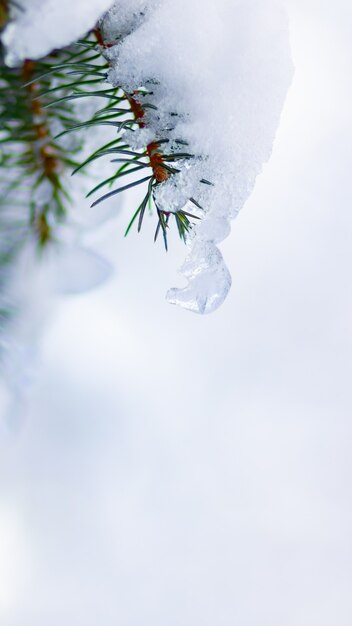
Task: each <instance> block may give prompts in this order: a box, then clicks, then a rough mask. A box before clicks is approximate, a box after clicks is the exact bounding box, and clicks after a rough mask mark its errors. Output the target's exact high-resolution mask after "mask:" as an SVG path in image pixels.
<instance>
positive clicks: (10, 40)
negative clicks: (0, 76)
mask: <svg viewBox="0 0 352 626" xmlns="http://www.w3.org/2000/svg"><path fill="white" fill-rule="evenodd" d="M112 4H113V0H25V1H23V0H19V2H18V3H16V5H15V9H14V10H15V12H16V19H15V20H14V21H13V22H11V23H10V24H9V25H8V27H7V28H6V30H5V32H4V34H3V35H2V40H3V43H4V44H5V45H6V47H7V49H8V54H7V58H6V62H7V63H8V65H14V66H15V65H17V64H18V63H20V62H21V61H23V60H24V59H39V58H40V57H43V56H46V55H47V54H49V53H50V52H51V51H52V50H53V49H54V48H63V47H64V46H67V45H69V44H71V43H73V42H75V41H77V39H79V38H80V37H82V36H83V35H85V33H86V32H87V31H88V30H90V29H91V28H93V26H94V24H95V23H96V22H97V20H98V19H99V18H100V17H101V16H102V15H103V13H104V12H105V11H106V10H107V9H109V8H110V7H111V5H112ZM17 6H18V9H17Z"/></svg>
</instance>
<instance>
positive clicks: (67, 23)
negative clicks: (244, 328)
mask: <svg viewBox="0 0 352 626" xmlns="http://www.w3.org/2000/svg"><path fill="white" fill-rule="evenodd" d="M111 4H112V3H111V0H89V2H87V0H75V2H73V1H72V0H60V1H58V0H27V2H26V6H25V10H24V11H23V12H22V13H21V12H20V13H19V14H18V15H17V18H16V20H15V21H14V22H13V23H11V24H10V25H9V26H8V27H7V29H6V31H5V33H4V35H3V40H4V42H5V43H6V45H7V50H8V61H9V62H11V63H12V64H14V63H16V62H17V61H18V60H20V59H23V58H25V57H30V58H37V57H39V56H42V55H43V54H45V53H46V52H48V51H49V50H50V49H53V48H59V47H61V46H63V45H65V44H67V43H68V42H71V41H73V40H75V39H77V38H78V37H79V36H80V35H82V34H83V33H84V32H85V31H86V30H88V29H91V28H93V27H94V24H95V22H96V20H97V19H98V18H99V16H100V15H101V14H102V13H104V11H106V10H107V9H109V7H111ZM102 30H103V34H104V37H105V40H106V41H108V42H109V43H110V44H111V47H109V48H108V50H106V51H105V54H106V55H107V56H108V59H109V61H110V66H111V70H110V75H109V80H110V82H111V83H112V84H113V85H116V86H122V87H123V88H124V89H125V90H126V91H127V92H129V93H133V92H134V91H135V90H138V89H140V88H141V87H146V88H147V89H148V90H149V91H150V95H148V101H149V102H150V104H151V105H152V106H154V107H157V109H155V108H154V109H148V113H147V115H146V117H145V118H144V120H145V122H146V124H145V125H146V126H147V129H148V132H147V131H146V129H143V130H136V131H135V133H134V134H135V140H134V143H135V145H138V141H142V139H143V140H145V137H143V138H142V137H140V138H139V139H138V133H140V134H141V133H144V135H146V134H147V135H148V141H152V139H153V138H154V139H156V140H157V139H160V138H161V137H162V136H163V133H165V131H167V132H168V139H169V141H170V142H171V143H170V145H172V141H173V140H176V139H177V140H182V141H183V142H185V144H186V146H187V147H186V148H185V149H186V150H187V152H188V153H192V154H193V155H195V158H194V159H193V160H185V161H184V162H182V161H181V162H180V161H178V164H177V165H178V167H179V169H180V172H179V173H178V174H176V175H174V176H172V177H170V178H169V179H168V180H167V181H165V182H164V183H162V184H160V185H159V186H158V188H157V189H156V190H155V195H156V200H157V202H158V204H159V206H160V207H161V209H162V210H165V211H178V210H180V209H181V208H183V207H185V206H186V210H187V211H189V212H191V213H195V212H196V213H197V214H198V216H199V217H201V220H199V222H197V225H196V226H194V227H193V228H192V231H191V232H190V234H189V236H188V237H187V246H188V253H187V258H186V260H185V263H184V265H183V267H182V268H181V272H182V273H183V275H184V276H185V278H186V280H187V284H186V287H184V288H181V289H178V288H175V289H171V290H170V291H169V292H168V294H167V298H168V300H169V302H171V303H175V304H179V305H181V306H183V307H185V308H187V309H190V310H192V311H195V312H200V313H207V312H211V311H213V310H215V309H216V308H217V307H218V306H219V305H220V304H221V303H222V302H223V301H224V299H225V297H226V295H227V293H228V291H229V289H230V286H231V277H230V274H229V271H228V269H227V268H226V265H225V263H224V261H223V258H222V255H221V252H220V251H219V249H218V247H217V244H218V243H219V242H221V241H222V240H223V239H224V238H225V237H226V236H227V235H228V234H229V231H230V227H229V222H230V219H231V218H234V217H235V216H236V215H237V213H238V211H239V210H240V209H241V207H242V206H243V204H244V203H245V201H246V200H247V198H248V196H249V195H250V193H251V191H252V189H253V186H254V183H255V179H256V177H257V175H258V174H259V173H260V171H261V169H262V167H263V164H264V163H265V162H266V161H267V160H268V159H269V157H270V153H271V149H272V144H273V140H274V136H275V132H276V129H277V126H278V122H279V118H280V114H281V110H282V107H283V103H284V100H285V96H286V92H287V89H288V87H289V84H290V81H291V78H292V63H291V60H290V48H289V36H288V24H287V18H286V14H285V11H284V10H283V8H282V5H281V3H280V1H279V0H217V2H216V3H215V2H204V0H177V1H175V0H148V1H147V0H117V2H115V3H114V5H113V7H112V8H110V10H109V11H108V12H107V14H106V16H105V18H104V19H103V21H102ZM171 115H172V116H173V118H172V124H171V126H170V128H168V125H169V121H170V116H171ZM128 132H129V133H130V134H131V132H130V131H128ZM164 136H165V135H164ZM130 139H131V138H130ZM202 180H203V181H204V180H207V181H210V182H211V183H212V185H207V184H204V182H203V183H202V182H201V181H202ZM189 198H193V199H194V200H195V201H196V207H197V205H199V206H198V208H196V209H195V205H194V203H193V204H190V201H189ZM199 207H201V208H199Z"/></svg>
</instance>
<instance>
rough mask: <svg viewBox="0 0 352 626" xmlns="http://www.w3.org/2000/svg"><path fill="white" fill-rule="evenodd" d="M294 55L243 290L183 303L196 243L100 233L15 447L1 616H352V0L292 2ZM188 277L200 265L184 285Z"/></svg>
mask: <svg viewBox="0 0 352 626" xmlns="http://www.w3.org/2000/svg"><path fill="white" fill-rule="evenodd" d="M289 13H290V20H291V39H292V51H293V58H294V63H295V66H296V73H295V77H294V81H293V84H292V87H291V89H290V92H289V95H288V99H287V103H286V107H285V110H284V113H283V117H282V122H281V125H280V128H279V132H278V135H277V140H276V143H275V147H274V152H273V156H272V159H271V161H270V163H269V164H268V165H267V166H266V167H265V169H264V172H263V174H262V175H261V176H260V178H259V179H258V182H257V186H256V189H255V192H254V194H253V195H252V197H251V198H250V200H249V201H248V203H247V205H246V206H245V208H244V210H243V212H242V213H241V214H240V216H239V218H238V219H237V220H236V222H235V223H234V224H233V232H232V235H231V236H230V238H229V239H228V240H227V241H226V242H225V244H224V245H223V246H222V250H223V253H224V256H225V258H226V261H227V264H228V266H229V268H230V270H231V272H232V275H233V288H232V291H231V293H230V296H229V297H228V299H227V301H226V302H225V304H224V305H223V307H222V308H221V309H220V310H219V311H218V312H217V313H215V314H213V315H212V316H208V317H198V316H196V315H193V314H191V313H188V312H185V311H183V310H181V309H177V308H173V307H171V306H169V305H167V304H166V303H165V302H164V298H163V294H164V292H165V291H166V289H167V288H168V287H169V286H170V285H171V284H172V283H174V281H175V280H178V279H177V278H175V268H176V267H177V266H178V265H179V264H180V261H181V260H182V254H183V250H182V247H181V246H180V245H179V244H178V243H177V242H176V237H175V238H174V240H173V243H172V246H171V247H172V250H171V252H170V253H169V254H168V255H167V256H165V254H164V252H163V251H162V248H161V246H153V245H152V241H151V231H150V232H149V231H148V228H147V229H146V230H145V232H144V233H142V234H141V235H139V236H137V235H132V236H131V237H129V238H128V239H127V240H123V239H122V237H121V233H122V229H123V226H124V225H125V224H126V221H127V219H128V213H129V211H128V207H126V208H125V210H124V212H123V214H122V216H121V218H120V219H119V220H117V221H116V222H114V223H113V224H111V223H110V224H109V225H108V226H107V228H106V229H105V230H104V232H102V233H101V235H100V237H101V246H102V248H105V249H106V248H107V249H108V253H109V255H110V258H111V259H113V260H114V263H115V264H116V266H117V271H116V276H115V278H114V280H113V281H112V282H110V284H109V285H107V286H105V287H104V288H101V289H100V290H97V291H96V292H94V293H92V294H89V295H86V296H83V297H79V298H74V299H71V300H68V301H63V302H61V304H60V308H59V310H58V312H57V315H56V316H55V317H54V318H53V320H52V322H51V325H50V327H49V328H48V329H47V332H46V334H45V335H44V341H43V346H42V366H41V370H40V373H39V374H40V375H39V377H38V381H37V385H36V387H35V390H34V391H33V393H32V398H31V401H30V410H29V413H28V414H27V416H26V419H25V420H24V421H23V423H22V425H21V426H20V427H19V428H17V434H16V435H15V436H13V437H12V438H7V440H6V442H5V441H3V442H2V443H1V446H0V454H1V456H0V496H1V497H0V624H1V626H83V625H84V626H233V625H235V624H238V625H240V626H257V625H258V626H335V625H338V626H351V623H352V594H351V587H352V537H351V526H352V503H351V476H352V474H351V470H352V457H351V450H350V448H351V435H352V426H351V414H352V402H351V330H350V326H351V313H352V310H351V309H352V292H351V267H352V264H351V261H352V247H351V243H352V202H351V200H352V197H351V196H352V194H351V180H352V173H351V156H352V147H351V146H352V132H351V52H352V41H351V24H352V8H351V4H350V3H349V2H347V1H344V0H337V1H336V2H335V3H334V4H333V6H332V5H331V2H327V1H325V0H319V2H318V1H315V0H305V1H303V0H302V1H298V0H295V1H293V0H292V2H289ZM180 284H181V283H180Z"/></svg>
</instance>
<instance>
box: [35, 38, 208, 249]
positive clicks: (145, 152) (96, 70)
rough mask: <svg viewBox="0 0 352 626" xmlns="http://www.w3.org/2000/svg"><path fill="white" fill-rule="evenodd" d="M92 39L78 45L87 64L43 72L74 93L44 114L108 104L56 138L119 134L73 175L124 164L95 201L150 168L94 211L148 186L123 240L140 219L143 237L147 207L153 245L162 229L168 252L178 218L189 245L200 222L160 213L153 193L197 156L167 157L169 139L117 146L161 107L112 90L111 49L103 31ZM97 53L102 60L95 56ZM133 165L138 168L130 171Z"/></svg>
mask: <svg viewBox="0 0 352 626" xmlns="http://www.w3.org/2000/svg"><path fill="white" fill-rule="evenodd" d="M93 34H94V36H95V38H96V44H95V45H94V42H93V41H92V40H91V38H90V36H88V38H86V39H85V40H83V41H81V42H79V43H78V46H79V47H81V51H82V50H83V51H85V52H88V55H89V56H88V57H87V58H86V59H84V56H81V57H79V58H78V59H74V60H73V61H72V59H71V60H70V59H69V60H68V61H67V62H66V63H65V64H57V66H56V67H54V66H53V67H51V68H45V72H44V74H43V77H46V76H48V75H50V74H54V75H55V74H56V73H60V75H65V76H66V83H65V84H64V85H63V88H64V92H66V91H69V90H71V93H69V95H64V96H62V97H60V98H56V99H53V100H51V101H50V102H49V103H48V104H47V105H46V108H47V109H51V108H56V107H58V106H59V105H61V104H63V103H65V104H67V103H69V102H72V101H75V100H77V99H81V98H85V97H96V98H102V99H107V100H108V104H107V105H106V106H104V107H103V108H102V109H100V110H99V111H97V112H96V113H95V115H94V116H93V118H91V119H88V120H86V121H85V122H80V123H79V124H72V125H70V126H68V127H67V128H65V129H64V130H63V131H62V132H61V133H60V134H59V135H58V136H57V138H58V139H59V138H60V137H62V136H64V135H67V134H68V133H71V132H76V131H77V130H82V129H86V130H88V129H90V128H94V127H96V126H100V125H102V126H110V127H112V128H114V129H116V130H117V133H118V137H117V138H116V139H114V140H113V141H111V142H109V143H108V144H106V145H105V146H102V147H101V148H100V149H99V150H97V151H95V152H94V153H93V154H92V155H91V156H90V157H89V158H88V159H86V160H85V161H84V162H82V163H81V164H80V165H78V166H77V167H76V168H75V170H74V172H73V174H75V173H76V172H78V171H81V170H82V169H84V168H85V167H86V166H88V165H90V164H92V163H93V161H95V160H97V159H100V158H102V157H106V156H113V155H115V154H116V155H118V156H117V158H114V159H112V162H113V163H123V166H122V167H120V168H119V169H118V170H117V171H116V172H115V174H114V175H113V176H110V177H109V178H107V179H105V180H103V181H102V182H101V183H99V184H98V185H96V186H95V187H94V188H93V189H92V190H91V191H90V192H89V193H88V196H91V195H93V194H95V193H97V192H99V191H100V190H101V189H102V188H103V187H104V186H106V185H110V186H111V185H114V184H115V183H119V180H120V178H121V177H126V176H129V175H131V176H134V174H135V173H137V172H138V171H139V169H142V168H149V169H150V171H151V173H150V176H146V177H143V178H142V179H140V180H137V181H136V180H132V181H131V182H130V183H128V184H124V185H122V186H120V187H118V188H116V189H112V190H111V191H110V192H108V193H105V194H103V195H102V196H100V197H99V198H98V199H97V200H95V201H94V202H93V204H92V206H97V205H98V204H100V203H101V202H103V201H104V200H106V199H108V198H111V197H113V196H114V195H116V194H120V193H122V192H124V191H127V190H129V189H131V188H133V187H136V186H139V185H143V184H145V183H146V182H148V181H149V183H148V191H147V194H146V195H145V196H144V199H143V200H142V202H141V204H140V205H139V207H138V208H137V210H136V211H135V213H134V215H133V216H132V219H131V220H130V222H129V224H128V226H127V229H126V232H125V235H127V234H128V233H129V232H130V230H131V228H132V226H133V224H134V223H135V221H136V219H137V217H138V216H139V219H138V232H139V231H140V230H141V227H142V223H143V218H144V214H145V209H146V206H147V205H149V206H154V208H155V211H156V216H157V227H156V233H155V240H156V239H157V237H158V234H159V232H160V229H161V230H162V232H163V238H164V243H165V247H166V249H167V230H168V228H169V222H170V217H171V216H174V220H175V223H176V227H177V231H178V233H179V236H180V238H181V239H182V240H183V241H185V240H186V237H187V233H188V232H189V230H190V228H191V227H192V223H194V220H196V219H199V216H194V215H192V214H191V213H188V214H187V213H186V212H185V211H183V210H179V211H177V212H175V213H174V212H172V211H165V210H162V209H161V208H160V207H159V206H158V201H157V199H156V195H155V192H156V190H157V188H158V186H159V185H161V184H163V183H166V182H167V181H168V180H169V179H170V178H171V177H172V176H177V175H178V174H179V172H180V169H179V168H178V167H177V163H178V162H181V160H182V161H185V160H192V159H194V158H195V156H194V155H193V154H191V153H189V152H185V151H181V150H180V151H179V152H177V151H172V152H170V150H169V151H166V152H164V150H163V146H164V145H166V146H167V145H168V144H169V143H170V140H169V139H168V138H167V137H161V138H156V139H155V140H154V141H153V142H151V143H149V144H148V145H147V146H145V148H143V149H142V150H135V149H133V148H131V147H130V146H128V145H127V144H126V145H119V144H120V143H121V142H122V141H123V139H122V136H121V133H122V131H123V130H124V129H126V128H132V129H133V128H134V127H137V128H139V129H143V128H146V127H147V126H148V123H147V118H146V112H147V111H148V110H151V111H157V107H156V106H155V105H154V104H153V103H151V102H148V101H146V102H142V101H143V99H144V98H146V97H147V96H149V95H152V92H151V91H148V90H147V89H141V90H139V91H137V92H134V93H132V94H131V93H128V92H126V91H125V90H124V89H122V88H121V87H111V86H110V87H109V86H108V83H107V76H108V72H109V69H110V67H109V64H108V63H107V61H106V59H105V58H104V55H103V53H102V52H104V49H106V48H108V47H109V44H107V43H105V42H104V41H103V37H102V34H101V32H100V30H99V29H96V30H95V31H94V33H93ZM97 50H98V54H96V51H97ZM78 54H79V53H78ZM92 61H94V62H92ZM72 75H75V76H77V79H75V81H74V83H72V81H71V76H72ZM87 77H89V81H91V86H92V89H90V90H89V91H88V92H86V91H85V85H86V84H87ZM99 84H100V88H99ZM95 85H96V87H95ZM55 91H56V90H55V88H54V89H51V90H50V91H47V92H46V94H45V95H47V96H48V95H50V94H51V95H52V94H53V93H55ZM175 115H177V113H170V117H172V116H175ZM120 118H121V119H120ZM174 143H175V144H176V145H177V144H178V145H180V147H181V146H187V142H186V141H184V140H182V139H179V140H176V141H175V142H174ZM119 155H126V157H131V159H128V158H123V157H122V156H119ZM130 165H133V166H135V167H130ZM201 182H203V183H204V184H209V185H211V184H212V183H210V182H209V181H206V180H205V179H202V181H201ZM189 200H190V202H192V203H193V204H195V205H196V206H197V208H199V209H201V210H202V207H201V206H200V204H199V203H198V202H197V201H195V200H194V199H193V198H189ZM189 218H190V219H189Z"/></svg>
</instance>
